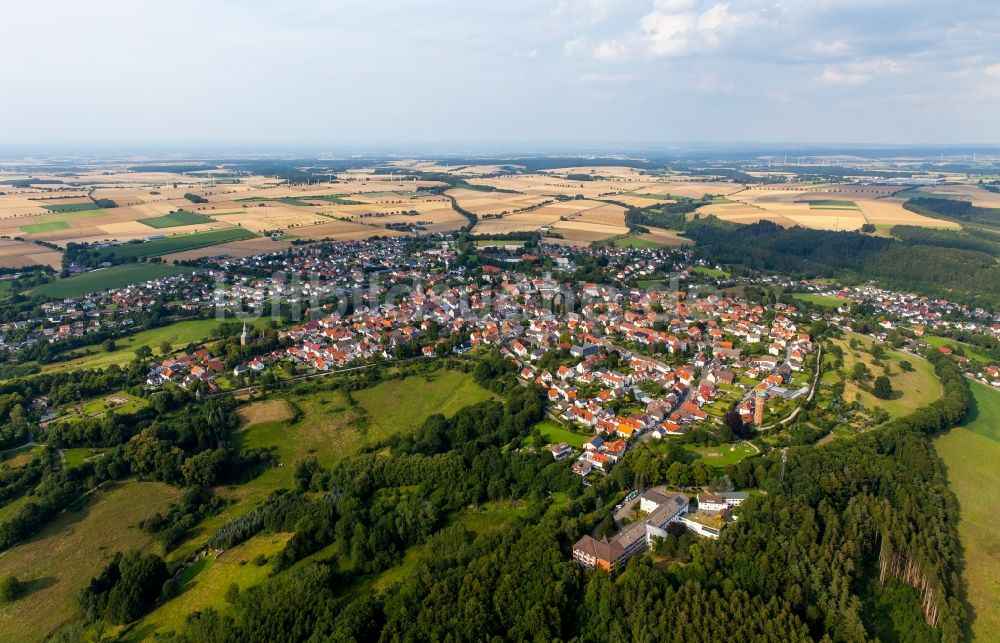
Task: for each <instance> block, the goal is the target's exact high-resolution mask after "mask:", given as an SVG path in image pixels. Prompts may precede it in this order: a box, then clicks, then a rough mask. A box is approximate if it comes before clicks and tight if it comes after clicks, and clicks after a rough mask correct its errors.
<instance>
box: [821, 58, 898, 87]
mask: <svg viewBox="0 0 1000 643" xmlns="http://www.w3.org/2000/svg"><path fill="white" fill-rule="evenodd" d="M898 71H900V65H899V63H897V62H896V61H895V60H891V59H889V58H878V59H875V60H864V61H858V62H852V63H847V64H846V65H842V66H841V67H840V68H837V67H827V68H826V69H824V70H823V73H821V74H820V75H819V76H817V77H816V80H818V81H820V82H821V83H826V84H829V85H862V84H864V83H867V82H868V81H870V80H871V79H872V78H874V77H875V76H881V75H885V74H894V73H896V72H898Z"/></svg>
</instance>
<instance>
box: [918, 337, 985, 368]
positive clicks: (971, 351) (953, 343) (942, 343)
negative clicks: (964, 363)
mask: <svg viewBox="0 0 1000 643" xmlns="http://www.w3.org/2000/svg"><path fill="white" fill-rule="evenodd" d="M921 339H922V340H924V341H925V342H927V343H928V344H930V345H931V346H933V347H934V348H941V347H945V348H950V349H951V350H953V351H955V352H956V353H958V354H961V355H964V356H965V357H968V358H969V359H974V360H976V361H977V362H982V363H984V364H993V363H995V362H996V361H997V360H995V359H993V358H992V357H990V356H989V355H986V354H984V353H980V352H979V351H977V350H976V348H975V347H974V346H972V345H971V344H966V343H964V342H960V341H958V340H955V339H949V338H947V337H938V336H936V335H924V336H923V337H921Z"/></svg>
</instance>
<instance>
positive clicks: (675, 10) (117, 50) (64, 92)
mask: <svg viewBox="0 0 1000 643" xmlns="http://www.w3.org/2000/svg"><path fill="white" fill-rule="evenodd" d="M0 59H2V60H3V61H4V63H5V64H4V65H3V71H2V72H0V88H2V90H0V144H6V145H21V146H28V147H30V146H33V145H37V146H39V147H42V146H52V145H61V144H66V145H71V144H103V145H133V144H134V145H142V144H149V143H159V144H164V145H171V144H176V145H189V144H204V145H206V146H211V145H237V146H239V145H242V146H254V145H286V146H294V145H312V146H331V147H334V148H335V147H350V146H364V145H372V146H376V145H378V146H390V147H391V146H393V145H414V144H416V145H426V146H429V147H434V146H436V145H442V146H444V145H448V144H455V143H477V142H478V143H483V144H489V143H500V142H507V143H511V142H518V143H524V144H528V145H530V144H533V143H534V144H539V145H543V144H577V145H583V144H588V143H628V142H633V143H634V142H642V143H647V144H648V143H652V142H670V141H673V142H686V141H691V142H693V141H702V142H721V143H725V142H761V141H768V142H792V141H802V142H831V143H896V144H908V143H909V144H917V143H919V144H925V143H931V144H935V143H938V144H949V143H961V144H980V143H981V144H996V143H1000V118H998V116H997V115H998V114H1000V7H998V6H997V3H996V0H950V1H949V2H942V1H940V0H933V1H931V0H784V1H781V2H775V1H766V0H731V1H721V0H530V1H529V0H502V1H495V2H494V1H486V0H464V1H460V2H451V1H434V0H425V1H422V2H417V1H408V0H329V1H320V0H282V1H281V2H272V1H268V2H258V1H256V0H240V1H221V0H195V1H191V0H171V1H170V2H162V1H161V2H152V1H145V0H91V1H88V2H79V0H38V1H37V2H16V3H9V4H8V6H5V7H4V10H3V18H2V21H0ZM486 147H488V145H486Z"/></svg>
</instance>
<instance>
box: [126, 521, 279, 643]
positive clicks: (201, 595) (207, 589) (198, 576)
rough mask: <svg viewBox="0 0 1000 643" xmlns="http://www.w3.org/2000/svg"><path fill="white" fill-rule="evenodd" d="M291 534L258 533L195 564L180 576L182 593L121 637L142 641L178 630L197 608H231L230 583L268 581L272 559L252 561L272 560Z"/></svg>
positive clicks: (246, 584) (244, 585) (242, 584)
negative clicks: (155, 634)
mask: <svg viewBox="0 0 1000 643" xmlns="http://www.w3.org/2000/svg"><path fill="white" fill-rule="evenodd" d="M291 537H292V534H290V533H280V534H259V535H257V536H254V537H253V538H251V539H250V540H248V541H246V542H244V543H240V544H239V545H236V546H235V547H233V548H232V549H230V550H227V551H225V552H223V553H222V555H221V556H219V557H217V558H216V557H214V556H208V557H206V558H202V559H201V560H200V561H198V563H196V564H195V565H192V566H191V567H190V568H188V570H187V571H185V573H184V574H182V575H181V578H180V579H179V580H180V594H179V595H178V596H177V597H176V598H174V599H173V600H171V601H168V602H167V603H164V604H163V605H161V606H159V607H158V608H156V609H155V610H153V611H152V612H150V613H149V614H148V615H147V616H146V617H145V618H144V619H142V620H141V621H140V622H139V624H138V625H137V626H136V627H134V628H133V629H132V630H130V631H129V632H127V633H126V634H125V635H124V636H123V637H122V638H123V640H125V641H141V640H145V639H147V638H149V637H150V636H152V634H153V632H154V631H155V632H159V633H161V634H162V633H166V632H167V631H170V630H175V631H176V630H179V629H180V628H181V626H183V625H184V619H185V618H186V617H187V615H188V614H190V613H191V612H194V611H196V610H204V609H207V608H213V609H215V610H217V611H219V612H221V613H223V614H225V613H227V612H228V611H229V610H230V607H229V604H228V603H226V601H225V598H224V595H225V593H226V589H228V588H229V585H230V584H231V583H236V585H237V586H238V587H239V588H240V590H245V589H247V588H248V587H252V586H253V585H257V584H260V583H262V582H264V581H265V580H267V578H268V575H269V574H270V572H271V564H270V560H269V561H268V563H267V564H265V565H257V564H255V563H254V562H253V560H254V558H256V557H257V556H261V555H262V556H265V557H266V558H268V559H270V558H272V557H273V556H275V555H276V554H278V552H280V551H281V549H282V548H283V547H284V546H285V543H286V542H288V539H289V538H291Z"/></svg>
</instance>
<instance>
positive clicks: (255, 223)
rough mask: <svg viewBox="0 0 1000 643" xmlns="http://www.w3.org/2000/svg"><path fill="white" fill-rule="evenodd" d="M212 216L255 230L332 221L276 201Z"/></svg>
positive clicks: (284, 228) (283, 228)
mask: <svg viewBox="0 0 1000 643" xmlns="http://www.w3.org/2000/svg"><path fill="white" fill-rule="evenodd" d="M212 217H213V218H214V219H216V220H218V221H224V222H225V223H229V224H231V225H240V226H242V227H244V228H246V229H247V230H251V231H253V232H268V231H271V230H291V229H295V228H302V227H305V226H313V225H319V224H321V223H327V222H329V221H330V219H329V218H328V217H324V216H322V215H320V214H316V213H313V212H310V211H309V210H305V209H300V208H295V207H292V206H286V205H281V204H274V203H267V204H265V205H264V206H254V207H252V208H246V209H245V210H241V211H239V212H217V213H212Z"/></svg>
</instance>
